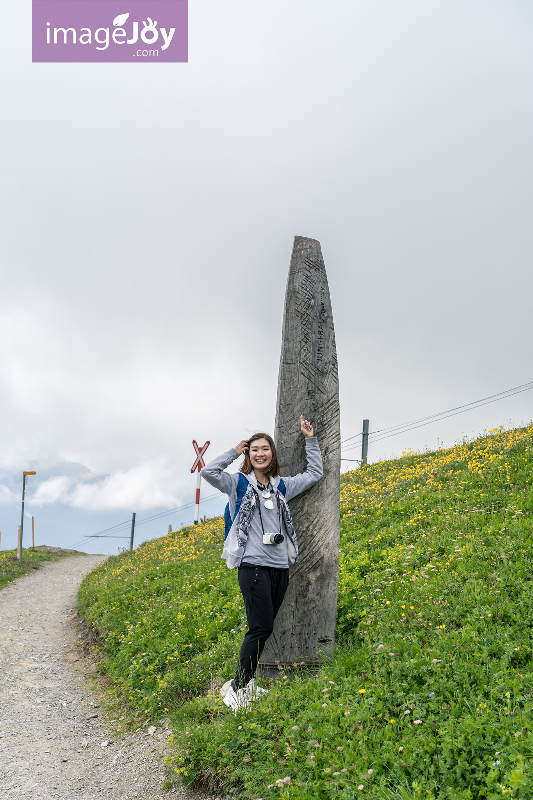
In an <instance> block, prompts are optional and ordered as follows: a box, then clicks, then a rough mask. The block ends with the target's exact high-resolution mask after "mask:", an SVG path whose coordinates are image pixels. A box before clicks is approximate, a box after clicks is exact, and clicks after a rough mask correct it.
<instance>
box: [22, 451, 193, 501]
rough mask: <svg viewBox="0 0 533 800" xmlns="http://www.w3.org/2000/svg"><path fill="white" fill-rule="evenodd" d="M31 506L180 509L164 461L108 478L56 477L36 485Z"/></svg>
mask: <svg viewBox="0 0 533 800" xmlns="http://www.w3.org/2000/svg"><path fill="white" fill-rule="evenodd" d="M31 501H32V505H34V506H44V505H50V504H53V503H62V504H64V505H69V506H72V507H73V508H79V509H84V510H88V511H114V510H118V509H127V510H135V511H144V510H146V509H152V508H163V507H179V506H181V505H182V501H181V498H180V496H179V494H178V490H177V486H176V470H175V468H174V466H173V465H171V464H170V463H169V462H168V461H167V460H166V459H163V458H161V459H154V460H152V461H147V462H144V463H143V464H139V465H137V466H134V467H132V468H131V469H128V470H117V471H116V472H113V473H111V474H110V475H104V476H89V477H86V476H84V475H79V474H78V475H56V476H54V477H52V478H49V479H48V480H46V481H44V482H43V483H41V484H39V486H38V487H37V490H36V492H35V494H34V495H33V497H32V498H31Z"/></svg>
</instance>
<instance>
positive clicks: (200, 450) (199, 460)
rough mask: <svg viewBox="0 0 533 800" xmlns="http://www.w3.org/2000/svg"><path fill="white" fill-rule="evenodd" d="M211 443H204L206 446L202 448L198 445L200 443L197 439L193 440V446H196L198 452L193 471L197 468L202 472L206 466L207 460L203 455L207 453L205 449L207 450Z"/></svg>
mask: <svg viewBox="0 0 533 800" xmlns="http://www.w3.org/2000/svg"><path fill="white" fill-rule="evenodd" d="M209 444H210V442H206V443H205V444H204V446H203V447H202V448H200V447H198V443H197V441H196V439H193V440H192V446H193V447H194V450H195V452H196V461H195V462H194V464H193V465H192V469H191V472H196V470H198V472H200V470H201V469H203V468H204V467H205V461H204V459H203V458H202V456H203V454H204V453H205V451H206V450H207V448H208V447H209Z"/></svg>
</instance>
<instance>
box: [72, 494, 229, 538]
mask: <svg viewBox="0 0 533 800" xmlns="http://www.w3.org/2000/svg"><path fill="white" fill-rule="evenodd" d="M216 497H221V493H220V492H216V493H215V494H211V495H208V496H207V497H204V498H203V500H202V501H201V503H202V504H203V503H207V502H209V501H210V500H214V499H215V498H216ZM194 505H195V503H194V502H193V503H187V504H186V505H184V506H177V507H176V508H170V509H168V511H161V512H160V513H158V514H154V515H153V516H151V517H147V518H146V519H143V520H141V521H140V522H136V523H135V528H137V526H138V525H144V524H145V523H146V522H153V521H154V520H156V519H160V518H161V517H168V515H169V514H173V513H175V512H176V511H183V510H185V509H187V508H191V506H194ZM124 524H125V523H119V524H118V525H115V526H114V527H115V528H118V527H120V525H124ZM126 524H127V525H131V520H127V521H126ZM105 530H106V531H108V530H111V528H106V529H105ZM122 530H126V528H122ZM117 533H118V532H117ZM85 539H129V536H118V535H116V534H109V533H104V532H103V531H102V532H100V533H92V534H88V535H87V536H85V537H84V539H81V540H80V541H84V540H85Z"/></svg>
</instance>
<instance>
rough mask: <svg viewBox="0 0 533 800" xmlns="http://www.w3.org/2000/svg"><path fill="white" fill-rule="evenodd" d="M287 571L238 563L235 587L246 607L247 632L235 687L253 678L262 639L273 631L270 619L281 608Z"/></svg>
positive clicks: (272, 619) (261, 648)
mask: <svg viewBox="0 0 533 800" xmlns="http://www.w3.org/2000/svg"><path fill="white" fill-rule="evenodd" d="M288 585H289V570H288V569H276V568H275V567H257V566H253V565H250V564H241V566H240V567H239V586H240V589H241V592H242V596H243V598H244V605H245V607H246V619H247V621H248V631H247V632H246V635H245V637H244V641H243V643H242V647H241V652H240V654H239V666H238V668H237V673H236V675H235V688H236V689H240V688H241V687H243V686H246V684H247V683H248V681H250V680H251V679H252V678H253V677H254V675H255V670H256V668H257V662H258V661H259V657H260V655H261V653H262V652H263V648H264V646H265V643H266V640H267V639H268V637H269V636H270V634H271V633H272V631H273V629H274V620H275V619H276V615H277V613H278V611H279V610H280V608H281V604H282V603H283V598H284V597H285V592H286V591H287V586H288Z"/></svg>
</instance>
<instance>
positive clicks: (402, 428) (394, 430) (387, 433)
mask: <svg viewBox="0 0 533 800" xmlns="http://www.w3.org/2000/svg"><path fill="white" fill-rule="evenodd" d="M531 389H533V381H531V382H530V383H524V384H522V385H521V386H515V387H513V388H512V389H506V390H505V391H503V392H498V393H497V394H492V395H489V396H488V397H483V398H481V399H480V400H474V401H473V402H471V403H466V404H465V405H463V406H456V408H450V409H448V410H447V411H440V412H439V413H438V414H430V415H429V416H427V417H420V418H419V419H417V420H411V421H410V422H404V423H403V424H402V425H393V426H391V427H390V428H381V429H380V430H377V431H373V432H372V433H371V434H369V436H370V437H376V438H371V439H370V441H372V442H379V441H381V440H383V439H388V438H390V437H391V436H397V435H398V434H400V433H407V432H408V431H412V430H415V429H416V428H423V427H424V426H426V425H431V424H432V423H433V422H437V421H440V420H441V419H448V418H449V417H455V416H457V415H458V414H464V413H465V411H471V410H473V409H474V408H481V407H482V406H486V405H489V404H490V403H496V402H497V401H498V400H504V399H505V398H507V397H512V396H513V395H515V394H521V393H522V392H528V391H530V390H531ZM426 420H427V421H426ZM415 423H419V424H415ZM378 433H382V434H384V435H383V436H377V434H378ZM357 435H361V434H357ZM350 438H354V437H350ZM345 441H348V439H345ZM356 446H357V445H356V444H355V443H354V444H353V445H350V447H347V448H346V450H345V452H348V451H350V450H353V449H354V448H355V447H356ZM342 460H343V461H355V460H357V459H348V458H346V459H342Z"/></svg>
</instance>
